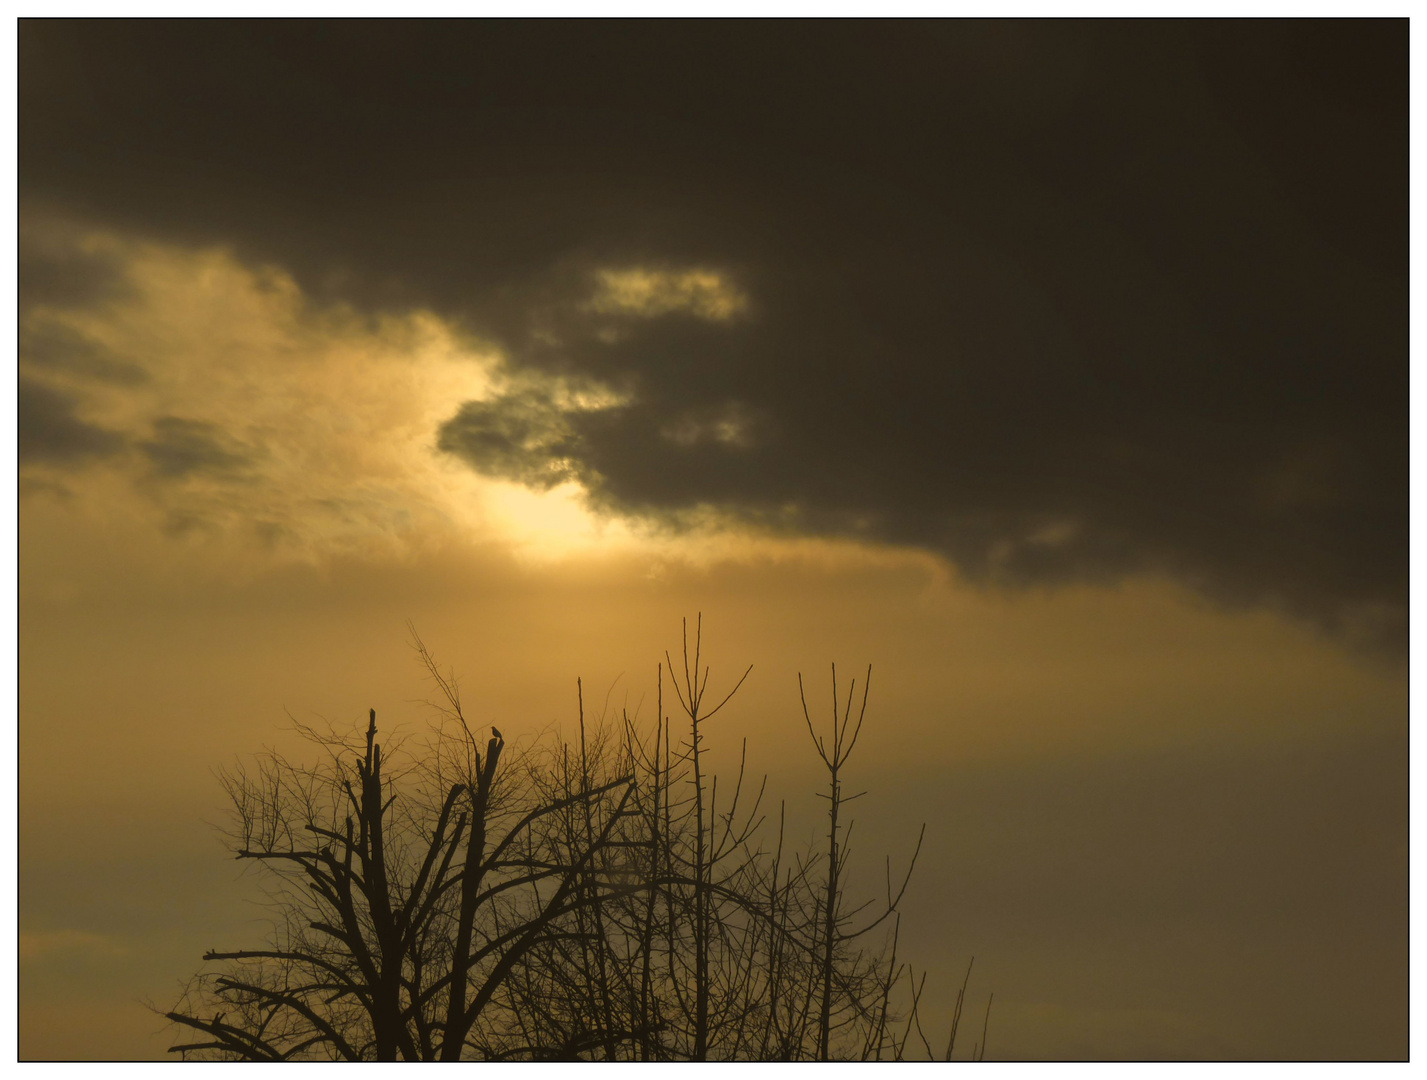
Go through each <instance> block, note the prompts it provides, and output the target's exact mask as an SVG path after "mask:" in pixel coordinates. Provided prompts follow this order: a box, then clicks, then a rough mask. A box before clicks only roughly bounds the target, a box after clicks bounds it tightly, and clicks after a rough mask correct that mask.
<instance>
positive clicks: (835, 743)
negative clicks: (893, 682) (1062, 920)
mask: <svg viewBox="0 0 1427 1080" xmlns="http://www.w3.org/2000/svg"><path fill="white" fill-rule="evenodd" d="M687 630H688V627H687V624H686V625H685V633H684V641H683V652H682V656H683V660H682V663H681V664H680V665H679V668H678V669H676V668H675V665H674V663H673V661H672V658H671V657H670V655H669V654H668V653H666V654H665V663H664V664H660V665H659V667H658V669H657V672H656V685H657V687H658V692H657V697H656V707H657V713H656V717H655V722H654V724H653V727H652V730H648V729H647V728H645V727H644V726H642V725H641V724H640V722H639V719H638V710H636V714H635V716H633V717H631V716H630V715H629V713H628V711H627V710H623V709H622V710H620V711H619V713H618V715H615V714H614V713H613V712H612V711H611V710H610V709H609V708H608V707H607V705H606V707H605V708H604V709H603V710H602V711H600V712H598V713H597V714H595V715H588V714H587V711H586V705H585V700H584V692H583V685H582V684H581V683H580V682H579V681H578V680H577V683H576V706H577V709H578V716H579V742H578V745H573V744H569V743H566V742H564V741H562V740H558V739H552V738H548V737H547V738H545V739H543V740H538V741H537V742H536V743H535V744H534V745H532V746H531V747H529V748H527V749H526V750H524V751H523V752H521V753H519V754H516V755H515V756H514V757H511V756H510V755H508V754H507V753H506V752H505V742H504V740H503V738H502V737H501V735H500V733H499V731H498V730H496V729H495V728H492V729H491V736H490V737H489V738H487V739H485V740H484V745H482V740H478V739H477V738H476V737H475V735H474V734H473V733H472V730H471V726H470V724H469V723H468V721H467V718H466V715H465V713H464V711H463V709H462V706H461V698H460V691H459V688H458V686H457V684H456V681H455V679H454V678H453V677H452V676H450V675H449V674H443V673H442V671H441V669H440V668H439V666H438V665H437V664H436V662H435V660H434V659H433V658H432V656H431V654H430V653H429V652H428V651H427V650H426V648H425V646H424V645H422V644H421V642H420V639H419V638H416V639H415V645H416V648H417V651H418V654H419V656H420V659H421V661H422V663H423V664H424V666H425V668H426V670H427V673H428V674H429V676H430V677H431V678H432V680H433V681H434V683H435V684H436V685H437V687H438V688H439V690H440V692H441V698H442V701H441V703H440V708H439V714H438V715H439V719H438V721H437V722H436V723H435V725H434V726H433V729H432V738H431V739H430V740H429V742H428V743H427V744H426V745H424V746H421V747H418V748H416V749H415V750H412V749H410V748H409V746H404V747H394V748H391V749H387V748H384V746H383V744H382V743H381V742H379V741H378V740H377V734H378V730H377V726H376V714H375V712H374V711H373V712H372V713H371V714H370V716H369V720H368V725H367V728H366V731H365V733H364V737H363V738H361V739H360V740H358V741H349V740H346V739H343V738H340V737H338V736H336V735H335V734H333V733H331V732H325V733H319V732H317V731H315V730H312V729H310V728H301V727H300V729H299V730H300V731H301V732H302V733H303V734H305V735H306V736H307V737H308V738H309V739H310V740H311V741H312V742H313V743H315V744H316V745H317V746H318V747H319V748H320V749H321V750H322V752H323V758H322V760H321V761H320V762H319V763H318V764H316V765H300V764H296V763H293V762H291V761H288V760H287V759H285V758H283V757H281V756H279V755H277V754H275V753H269V754H267V755H265V756H264V757H262V758H260V759H258V761H257V762H256V764H255V765H253V766H250V767H238V768H236V769H234V770H232V771H230V772H228V773H226V774H225V777H224V779H225V784H226V788H227V792H228V795H229V797H230V799H231V802H232V806H233V823H234V824H233V828H232V830H231V834H230V838H231V841H232V844H233V849H234V851H235V854H236V855H237V857H238V858H239V859H241V860H247V861H251V862H253V863H254V864H256V865H257V866H258V867H260V868H261V869H262V871H263V872H264V873H265V876H266V879H267V880H268V882H269V883H270V885H271V889H272V899H273V902H274V905H275V908H276V911H277V913H278V917H277V919H276V920H275V925H274V928H273V933H272V936H271V939H270V941H269V942H268V943H267V945H266V946H265V947H263V948H259V949H243V950H236V951H227V952H219V951H212V952H209V953H207V954H206V955H205V957H204V960H205V963H206V964H207V965H208V966H206V967H205V969H204V970H203V971H202V972H201V973H200V974H199V975H198V976H197V977H196V978H195V980H194V981H193V983H192V984H191V985H190V987H189V990H188V992H187V993H186V995H185V997H184V1000H183V1001H182V1002H181V1003H180V1004H179V1005H178V1006H177V1007H176V1008H175V1009H174V1010H172V1011H171V1012H169V1013H168V1014H167V1015H168V1017H169V1019H170V1020H172V1021H173V1022H174V1023H175V1024H177V1025H179V1026H180V1027H181V1028H183V1029H185V1030H187V1031H190V1032H196V1033H197V1037H196V1038H192V1037H191V1038H189V1039H188V1040H187V1041H181V1042H179V1043H178V1044H176V1045H175V1046H174V1047H173V1049H174V1050H175V1051H176V1052H179V1053H182V1054H183V1055H184V1056H185V1057H188V1056H197V1057H217V1058H235V1059H246V1060H254V1059H257V1060H288V1059H334V1060H360V1059H376V1060H397V1059H405V1060H446V1061H453V1060H458V1059H462V1058H480V1059H486V1060H503V1059H505V1060H509V1059H563V1058H568V1059H573V1058H586V1057H597V1058H603V1059H606V1060H644V1061H655V1060H666V1061H667V1060H707V1059H713V1058H719V1059H775V1060H806V1059H816V1060H829V1059H830V1058H832V1057H861V1058H863V1059H867V1058H879V1059H880V1058H887V1057H892V1058H901V1057H903V1056H906V1049H907V1042H908V1039H909V1038H910V1036H911V1034H912V1032H913V1030H916V1031H917V1032H918V1033H920V1030H921V1029H920V1020H919V1019H918V1012H917V1010H918V1003H919V1001H920V997H921V985H922V984H921V983H915V982H914V980H913V977H912V972H911V969H910V968H909V967H908V966H906V965H904V964H899V963H898V961H897V956H896V933H897V924H898V920H899V918H900V916H899V915H898V904H899V902H900V900H901V898H902V896H903V894H904V893H905V891H906V888H907V882H908V880H909V879H910V876H911V869H912V866H909V867H908V870H907V873H906V875H905V876H904V877H903V879H902V881H901V884H900V887H899V888H896V889H894V888H893V884H892V881H891V876H890V864H889V873H888V881H887V898H886V903H885V904H884V905H883V906H882V907H881V909H880V911H879V912H877V913H875V914H873V915H869V914H867V912H866V908H867V905H862V906H860V907H856V908H848V907H847V906H846V905H845V903H844V899H843V893H844V891H845V890H844V884H843V883H844V880H845V869H846V865H847V845H846V828H847V827H846V826H844V824H843V822H842V818H841V815H842V813H843V807H844V806H845V804H847V803H848V802H851V801H852V798H856V796H853V797H852V798H847V797H845V796H844V795H843V793H842V786H841V785H842V783H843V769H844V766H845V764H846V762H847V759H848V757H849V755H850V754H851V752H852V749H853V747H854V746H855V745H856V742H857V737H858V734H859V732H860V731H861V727H862V720H863V718H864V716H865V712H866V705H867V686H866V684H864V688H863V697H862V705H861V709H860V711H859V714H858V719H857V721H856V722H855V724H854V723H852V722H851V720H850V716H851V708H852V701H853V697H852V693H853V690H854V689H855V683H854V686H853V687H852V688H850V689H849V692H848V700H847V704H846V706H845V707H844V708H842V709H841V712H840V714H839V711H838V699H837V687H836V670H835V669H834V717H833V728H832V732H831V736H830V740H831V741H830V744H829V742H828V740H826V739H824V738H821V737H819V736H818V735H817V733H816V732H815V731H814V729H813V725H812V721H811V719H810V717H809V716H808V713H807V707H806V700H804V719H805V721H806V722H807V724H808V728H809V732H810V733H811V734H812V735H813V741H814V745H815V747H816V748H817V752H818V753H819V755H820V756H821V757H822V760H823V762H824V764H825V766H826V767H827V769H828V774H829V789H828V793H827V795H826V796H825V797H826V798H827V799H828V800H829V828H828V846H827V849H826V853H825V854H819V853H812V852H809V853H807V854H800V853H792V854H791V855H790V854H789V853H788V852H787V850H786V848H785V843H784V829H783V822H784V819H785V814H784V811H783V809H782V808H780V811H779V815H778V828H777V831H776V834H774V835H771V836H769V837H767V842H766V844H765V843H764V841H763V840H762V839H760V837H762V836H763V831H762V830H763V826H764V824H765V818H764V816H763V815H762V813H761V809H760V808H761V806H762V802H763V795H764V791H765V788H766V778H765V779H764V780H763V781H762V782H761V783H760V784H759V785H758V788H757V791H756V793H754V792H753V789H752V785H751V784H750V785H748V788H747V790H745V774H746V751H747V747H746V743H745V745H744V752H743V755H742V757H741V761H740V767H739V770H738V774H737V776H736V777H735V779H734V782H733V784H732V785H731V786H729V785H726V786H725V788H724V790H725V794H724V795H723V796H722V798H721V797H720V790H719V787H720V785H719V780H718V777H717V776H714V775H712V774H711V773H710V772H709V771H708V769H707V765H706V758H705V745H706V744H705V740H706V737H707V724H708V723H709V721H711V720H712V719H713V718H714V717H715V716H716V715H718V714H719V713H720V712H721V710H723V709H724V708H725V706H727V705H728V704H729V703H730V701H731V700H732V699H733V697H734V695H735V694H736V693H737V691H738V689H739V688H740V687H741V686H742V685H743V683H744V681H745V680H746V679H747V678H748V675H749V671H751V668H750V669H748V670H745V671H744V673H743V675H742V676H741V677H740V678H739V679H738V680H737V681H736V682H734V683H733V684H732V687H731V689H728V690H727V691H726V692H721V695H720V696H718V697H709V685H710V675H711V672H710V668H709V666H708V665H707V664H705V663H703V635H702V620H701V619H700V620H699V622H698V623H697V624H696V627H695V635H694V641H693V642H692V658H691V657H690V644H691V643H690V642H689V641H688V633H687ZM413 636H414V632H413ZM666 665H667V667H668V669H669V676H670V677H669V679H668V680H667V682H668V684H669V685H670V686H672V687H673V689H674V694H673V695H672V697H673V701H671V702H669V704H674V702H677V708H678V710H679V711H680V712H681V713H682V717H683V722H682V723H681V724H679V725H678V726H676V725H675V724H674V723H673V718H672V716H671V715H669V714H668V713H666V711H665V705H666V700H665V697H666V695H665V693H664V691H665V683H666V678H665V667H666ZM676 670H677V671H678V674H677V675H676V674H675V672H676ZM869 675H870V669H869ZM799 686H800V689H801V677H800V678H799ZM681 730H682V732H683V734H682V735H680V731H681ZM924 831H925V830H923V832H924ZM920 845H921V839H920V837H919V838H918V841H917V848H918V850H920ZM915 861H916V854H915V853H914V854H913V856H912V865H913V866H914V865H915ZM858 920H861V921H860V922H859V921H858ZM878 928H881V929H882V931H883V933H882V936H881V937H880V938H878V935H877V934H876V933H875V932H876V931H877V930H878ZM874 939H876V940H874ZM869 941H871V942H873V943H872V944H870V945H869V944H867V942H869ZM924 978H925V976H924V975H923V979H924ZM903 983H905V984H906V991H905V993H909V994H910V997H911V1008H910V1012H909V1013H908V1014H907V1016H906V1017H905V1018H899V1016H898V1015H897V1009H896V1007H894V1005H893V998H894V997H895V996H897V995H898V994H900V993H903V991H901V990H899V989H898V988H899V987H901V986H902V985H903ZM963 995H964V986H963ZM960 1003H961V997H958V1010H957V1016H956V1018H955V1019H959V1013H960ZM894 1025H895V1026H898V1027H900V1028H901V1029H902V1034H901V1037H900V1039H898V1037H897V1035H896V1034H895V1033H894V1031H893V1028H894ZM952 1040H954V1027H953V1035H952ZM921 1041H922V1043H923V1044H925V1042H926V1040H925V1038H924V1037H922V1039H921ZM983 1043H984V1035H983ZM950 1050H951V1041H949V1044H948V1049H947V1053H948V1056H949V1054H950ZM927 1056H928V1057H930V1056H932V1055H931V1053H930V1050H929V1048H928V1050H927Z"/></svg>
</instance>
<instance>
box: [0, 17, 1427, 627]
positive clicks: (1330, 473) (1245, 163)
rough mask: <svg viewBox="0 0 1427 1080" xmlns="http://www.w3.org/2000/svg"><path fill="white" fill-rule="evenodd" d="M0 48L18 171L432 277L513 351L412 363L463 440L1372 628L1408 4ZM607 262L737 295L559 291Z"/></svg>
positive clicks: (331, 260)
mask: <svg viewBox="0 0 1427 1080" xmlns="http://www.w3.org/2000/svg"><path fill="white" fill-rule="evenodd" d="M20 57H21V60H20V65H21V68H20V75H21V99H20V100H21V109H20V145H21V156H20V161H21V169H20V194H21V199H22V204H23V203H25V201H26V200H30V201H39V200H43V201H44V202H45V204H46V205H47V206H49V205H62V206H68V207H71V208H73V210H74V212H75V213H82V214H85V215H89V216H90V217H91V218H92V219H94V220H97V221H102V222H105V223H110V224H113V225H115V226H118V227H125V228H131V229H135V230H140V231H143V232H146V233H149V234H153V235H158V236H162V237H166V238H169V239H174V240H191V241H203V242H209V241H213V240H221V241H224V242H228V243H231V244H233V245H234V246H235V247H236V249H237V250H238V251H239V252H240V253H242V254H244V255H245V256H247V257H250V258H255V259H271V260H275V261H277V262H279V263H281V264H282V265H285V266H288V267H290V268H292V269H293V270H294V272H296V273H297V274H298V275H299V278H300V280H301V281H302V282H303V284H304V287H305V288H307V289H308V290H310V291H312V292H314V293H315V294H317V295H320V296H333V297H339V298H343V299H347V300H350V301H352V302H355V303H358V304H361V305H365V306H367V307H369V308H373V309H376V308H383V307H386V308H401V307H407V306H410V305H413V304H417V303H420V304H429V305H431V306H434V307H435V308H437V309H438V310H440V311H442V312H444V313H445V314H447V315H448V316H452V317H456V318H459V319H462V320H464V321H465V323H466V324H467V325H468V326H470V327H471V328H472V329H474V330H475V331H477V332H479V333H480V334H482V335H484V336H486V337H488V338H491V339H493V340H495V341H497V342H499V343H500V344H501V345H502V346H503V347H504V348H505V350H506V351H507V353H508V355H509V357H510V360H511V365H512V369H513V370H514V371H515V372H517V373H522V372H523V373H524V374H525V375H527V376H529V378H528V379H527V382H526V383H525V384H522V385H523V386H525V389H522V390H521V391H520V392H519V394H518V395H517V396H514V397H512V398H509V399H506V400H505V401H504V402H495V403H491V402H486V403H477V404H469V403H468V404H462V403H460V402H453V403H452V416H453V418H452V420H451V421H450V422H449V423H448V424H447V425H446V426H445V428H444V429H443V430H442V432H441V434H440V439H441V445H442V446H443V447H444V448H445V449H447V450H450V451H453V452H456V453H459V454H461V455H462V456H464V457H465V458H466V459H467V460H469V461H471V462H472V463H473V464H474V465H476V466H477V467H479V468H483V469H485V470H487V471H490V472H493V473H495V474H497V475H501V476H505V477H508V478H512V479H518V480H521V481H523V482H527V483H532V484H535V485H543V484H547V483H548V482H550V480H551V478H553V477H563V476H578V477H580V478H582V479H583V480H585V481H586V482H587V483H588V484H589V485H590V486H591V487H592V489H593V491H594V496H595V498H596V500H597V501H598V502H599V503H600V504H601V505H603V506H606V507H609V508H613V509H620V510H625V511H631V512H638V513H647V514H651V515H653V516H656V517H662V518H677V517H678V516H679V515H680V514H681V513H682V512H684V511H687V510H690V509H693V508H695V507H699V506H706V505H713V506H717V507H722V508H723V509H725V510H727V511H729V512H732V513H735V514H744V515H748V516H750V517H753V518H756V519H758V520H760V521H767V522H771V523H775V524H779V525H780V526H781V527H787V528H797V529H803V530H809V531H821V532H837V533H851V534H855V535H863V536H868V537H872V538H877V539H883V540H888V541H892V542H896V543H905V544H913V545H919V546H923V547H926V548H928V549H931V550H934V551H937V552H940V553H943V554H945V555H946V556H948V557H949V558H951V559H952V560H954V561H955V562H956V563H957V564H958V565H959V566H960V567H961V568H962V569H963V570H964V571H965V572H967V573H969V574H970V575H972V576H973V577H981V578H994V579H1002V580H1009V581H1023V582H1035V581H1051V582H1054V581H1066V580H1076V579H1085V578H1089V579H1093V580H1111V579H1114V578H1116V577H1118V576H1120V575H1123V574H1125V573H1127V572H1135V571H1155V572H1168V573H1171V574H1174V575H1175V576H1177V577H1178V578H1180V579H1181V580H1184V581H1187V582H1188V583H1190V584H1191V585H1193V586H1194V587H1196V588H1199V589H1201V590H1202V591H1204V592H1205V593H1206V594H1208V595H1211V596H1213V597H1215V598H1218V599H1221V600H1224V601H1226V602H1231V603H1248V604H1258V603H1269V604H1273V605H1275V606H1278V607H1280V608H1282V609H1286V610H1289V611H1292V612H1295V613H1298V614H1300V615H1303V616H1306V617H1308V618H1311V619H1313V620H1315V621H1317V622H1319V623H1321V624H1324V625H1327V626H1331V627H1336V628H1338V629H1340V630H1343V631H1345V632H1348V633H1351V634H1354V635H1358V636H1364V637H1368V638H1373V639H1376V640H1379V641H1393V642H1396V643H1399V644H1400V643H1401V641H1402V640H1404V636H1405V628H1406V582H1407V438H1408V435H1407V432H1408V409H1407V397H1406V393H1407V326H1408V321H1407V229H1406V225H1407V176H1408V173H1407V145H1408V143H1407V70H1408V68H1407V32H1406V24H1405V22H1381V21H1380V22H1369V23H1358V22H1341V21H1335V22H1331V23H1329V22H1253V23H1244V22H1231V23H1217V22H1193V23H1181V22H1163V21H1159V22H1153V23H1141V24H1133V23H1130V24H1127V23H1101V22H1096V23H1053V24H1041V23H1026V22H1016V23H994V22H975V23H960V22H935V23H896V24H891V23H886V24H883V23H871V24H867V23H864V24H857V25H852V24H846V23H842V24H834V23H820V24H807V23H804V24H775V25H768V24H752V23H729V22H723V23H717V24H709V23H687V22H684V23H671V24H630V23H607V24H598V23H579V24H574V23H565V24H550V23H540V24H532V23H499V24H477V23H462V24H459V25H454V26H440V25H432V24H395V25H372V24H351V23H322V24H311V23H297V24H292V23H287V24H266V23H242V24H227V23H205V24H189V23H152V22H149V23H120V24H113V23H105V24H95V23H48V22H26V23H24V24H22V27H21V34H20ZM623 267H663V268H666V269H668V268H672V269H678V268H700V269H704V270H709V271H713V272H717V273H720V274H722V275H724V276H725V277H726V279H727V280H728V281H729V282H731V283H733V285H734V286H736V288H737V289H738V291H739V293H740V294H741V295H743V296H746V297H747V300H748V304H747V309H746V311H744V312H743V313H742V315H741V316H740V317H739V318H737V319H727V320H721V319H716V318H709V317H702V316H701V315H700V313H699V311H698V310H695V308H694V307H685V308H683V309H681V308H679V306H678V305H677V304H673V305H670V304H664V305H663V306H660V305H654V307H652V308H648V309H646V310H644V311H642V312H633V311H628V312H625V313H624V314H622V315H621V314H620V313H619V312H618V311H613V312H611V311H609V310H601V308H600V305H598V304H592V303H591V300H592V298H593V297H594V296H595V295H596V292H597V288H598V279H597V276H596V272H597V271H598V270H599V269H600V268H616V269H618V268H623ZM670 295H673V294H672V293H671V294H670ZM704 314H705V315H706V314H707V312H704ZM542 377H551V378H553V377H561V378H584V379H594V380H603V381H605V382H607V383H608V384H609V385H611V386H617V387H619V388H620V390H621V393H623V394H624V395H625V397H626V399H627V400H626V402H625V404H623V405H620V406H617V407H612V408H603V409H589V408H578V409H575V408H568V407H566V406H564V405H561V404H559V403H558V402H557V401H556V398H555V397H553V396H550V397H549V398H548V400H542V399H541V398H540V396H539V391H538V390H530V389H529V386H537V387H538V386H539V385H541V383H540V378H542ZM720 417H723V418H724V420H722V421H721V420H719V418H720ZM728 417H742V418H745V419H746V420H747V423H746V424H742V422H741V421H740V424H735V425H734V427H736V428H737V430H738V432H739V433H740V434H739V435H738V437H728V438H720V437H717V432H718V431H725V432H727V431H729V430H732V429H731V428H729V427H728V422H726V421H727V418H728ZM721 423H722V424H723V425H724V426H723V427H720V426H719V425H720V424H721ZM740 425H741V426H740ZM704 435H708V437H704Z"/></svg>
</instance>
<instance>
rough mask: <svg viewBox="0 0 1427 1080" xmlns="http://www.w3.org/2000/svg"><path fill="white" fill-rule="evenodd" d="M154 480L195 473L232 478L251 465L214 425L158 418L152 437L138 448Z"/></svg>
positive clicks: (247, 457) (172, 417)
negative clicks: (150, 467)
mask: <svg viewBox="0 0 1427 1080" xmlns="http://www.w3.org/2000/svg"><path fill="white" fill-rule="evenodd" d="M138 447H139V449H140V450H142V451H143V452H144V454H145V456H147V457H148V459H149V462H150V463H151V464H152V466H153V471H154V474H155V475H156V476H159V477H162V478H163V479H166V480H177V479H181V478H183V477H186V476H191V475H193V474H195V473H205V474H209V475H216V476H232V475H234V474H236V473H239V472H242V470H243V469H244V468H245V467H246V466H247V465H248V464H249V463H250V461H251V458H250V455H249V454H247V453H246V452H244V450H243V449H242V448H241V447H239V446H238V445H237V444H236V443H235V442H234V440H233V439H232V438H230V437H229V436H228V435H227V434H226V433H224V432H223V431H222V430H220V429H219V428H218V427H216V426H215V425H213V424H210V423H207V422H205V421H202V420H186V419H184V418H182V417H179V416H161V417H159V418H158V419H157V420H155V421H154V437H153V438H152V439H146V440H144V441H142V442H140V443H139V444H138Z"/></svg>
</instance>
